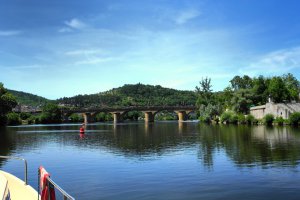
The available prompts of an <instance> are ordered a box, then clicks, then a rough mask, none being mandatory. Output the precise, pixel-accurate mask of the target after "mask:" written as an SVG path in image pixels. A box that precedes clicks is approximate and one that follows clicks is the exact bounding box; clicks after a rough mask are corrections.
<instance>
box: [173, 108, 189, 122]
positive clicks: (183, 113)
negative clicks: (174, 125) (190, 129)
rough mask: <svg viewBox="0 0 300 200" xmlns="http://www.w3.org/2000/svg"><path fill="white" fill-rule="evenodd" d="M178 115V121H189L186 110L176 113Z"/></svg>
mask: <svg viewBox="0 0 300 200" xmlns="http://www.w3.org/2000/svg"><path fill="white" fill-rule="evenodd" d="M175 112H176V113H177V115H178V121H179V122H182V121H185V120H186V119H187V113H186V111H185V110H180V111H175Z"/></svg>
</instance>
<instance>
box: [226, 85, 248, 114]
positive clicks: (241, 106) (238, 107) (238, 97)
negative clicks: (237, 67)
mask: <svg viewBox="0 0 300 200" xmlns="http://www.w3.org/2000/svg"><path fill="white" fill-rule="evenodd" d="M252 96H253V95H252V94H251V90H249V89H241V90H239V91H237V92H235V93H234V95H233V97H232V100H231V103H232V107H233V110H234V111H235V112H237V113H244V114H247V113H248V111H249V109H250V107H251V105H252V100H251V97H252Z"/></svg>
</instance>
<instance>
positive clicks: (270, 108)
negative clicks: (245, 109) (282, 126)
mask: <svg viewBox="0 0 300 200" xmlns="http://www.w3.org/2000/svg"><path fill="white" fill-rule="evenodd" d="M293 112H300V103H273V102H271V101H269V102H268V103H266V105H262V106H254V107H251V108H250V114H252V115H253V116H254V117H255V118H256V119H262V118H263V117H264V116H265V115H267V114H272V115H274V117H282V118H283V119H288V118H289V116H290V114H291V113H293Z"/></svg>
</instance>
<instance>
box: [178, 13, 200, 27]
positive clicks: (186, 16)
mask: <svg viewBox="0 0 300 200" xmlns="http://www.w3.org/2000/svg"><path fill="white" fill-rule="evenodd" d="M200 14H201V13H200V11H198V10H196V9H189V10H184V11H182V12H180V13H179V15H178V16H177V17H176V18H175V22H176V23H177V24H180V25H181V24H185V23H186V22H188V21H189V20H192V19H194V18H196V17H198V16H199V15H200Z"/></svg>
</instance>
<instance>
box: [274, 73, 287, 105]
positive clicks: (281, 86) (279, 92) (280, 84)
mask: <svg viewBox="0 0 300 200" xmlns="http://www.w3.org/2000/svg"><path fill="white" fill-rule="evenodd" d="M268 91H269V94H270V96H271V98H272V100H273V101H274V102H275V103H281V102H284V101H286V100H288V101H289V100H290V99H291V96H290V94H289V91H288V89H287V88H286V85H285V83H284V81H283V79H282V78H281V77H279V76H275V77H273V78H272V79H271V80H270V83H269V86H268Z"/></svg>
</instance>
